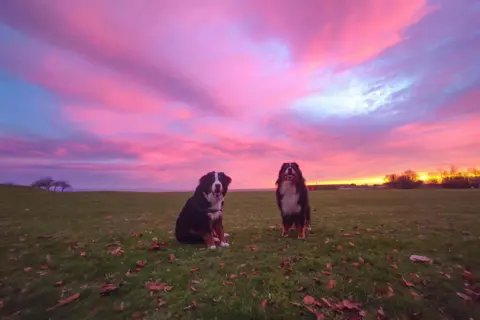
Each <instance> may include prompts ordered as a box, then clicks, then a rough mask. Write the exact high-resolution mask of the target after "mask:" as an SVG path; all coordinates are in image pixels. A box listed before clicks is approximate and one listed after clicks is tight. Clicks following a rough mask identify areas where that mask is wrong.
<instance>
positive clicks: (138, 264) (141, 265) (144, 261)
mask: <svg viewBox="0 0 480 320" xmlns="http://www.w3.org/2000/svg"><path fill="white" fill-rule="evenodd" d="M146 264H147V260H137V262H136V265H137V267H139V268H143V267H145V265H146Z"/></svg>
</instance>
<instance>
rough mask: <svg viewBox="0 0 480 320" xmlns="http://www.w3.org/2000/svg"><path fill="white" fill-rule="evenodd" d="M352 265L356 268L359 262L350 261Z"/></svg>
mask: <svg viewBox="0 0 480 320" xmlns="http://www.w3.org/2000/svg"><path fill="white" fill-rule="evenodd" d="M352 266H354V267H355V268H358V267H360V262H354V263H352Z"/></svg>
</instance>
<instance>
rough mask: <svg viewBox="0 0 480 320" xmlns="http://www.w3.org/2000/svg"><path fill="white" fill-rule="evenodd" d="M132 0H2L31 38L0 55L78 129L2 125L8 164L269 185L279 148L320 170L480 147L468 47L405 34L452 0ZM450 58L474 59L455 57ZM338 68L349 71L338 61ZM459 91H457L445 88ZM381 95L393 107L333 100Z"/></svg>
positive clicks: (284, 157)
mask: <svg viewBox="0 0 480 320" xmlns="http://www.w3.org/2000/svg"><path fill="white" fill-rule="evenodd" d="M122 1H123V0H122ZM121 4H122V5H119V4H118V3H117V2H114V1H109V0H98V1H93V0H87V1H75V0H72V1H64V2H50V1H46V0H45V1H43V0H38V1H35V2H28V3H27V1H26V0H18V1H10V2H8V3H6V4H5V5H4V6H3V7H2V9H0V23H4V24H6V25H8V26H9V27H12V28H14V29H16V30H18V31H19V33H18V34H17V35H16V36H18V37H19V38H18V39H20V40H18V41H9V42H7V43H6V44H5V45H2V51H1V52H0V68H2V69H5V70H7V71H8V72H9V73H12V74H15V75H16V76H18V77H19V78H21V79H23V80H25V81H27V82H29V83H35V84H37V85H39V86H40V87H42V88H45V89H46V90H48V93H50V94H52V95H53V96H54V97H55V98H56V99H57V100H58V101H57V102H58V108H59V112H58V115H56V116H58V117H61V118H62V119H65V122H66V123H67V124H68V125H71V126H72V128H73V129H74V130H77V131H79V132H81V133H82V134H80V135H77V136H75V135H71V134H64V133H63V132H59V133H58V137H57V138H56V139H55V138H48V139H47V138H43V137H36V138H35V139H27V138H25V137H22V136H21V135H20V137H15V138H11V137H8V139H7V138H2V137H1V136H0V154H2V155H3V156H5V158H4V159H2V160H1V161H0V165H4V166H7V165H10V166H12V167H15V166H16V165H18V166H20V167H22V168H25V167H26V166H27V164H26V163H27V162H28V165H33V164H34V163H35V161H37V169H38V170H53V171H55V166H57V168H58V172H59V173H61V174H66V173H67V172H78V175H81V174H83V173H85V172H87V171H88V172H93V173H95V174H100V173H105V174H107V173H108V174H110V175H112V176H113V175H122V177H123V178H128V179H131V181H136V182H137V183H139V184H142V185H145V183H147V184H151V185H169V186H174V187H175V188H177V187H179V188H180V187H182V186H183V187H185V186H189V187H191V186H193V185H194V184H195V183H196V180H197V179H198V176H199V175H201V174H202V173H203V172H204V171H208V170H224V171H226V172H228V174H229V175H231V176H232V177H233V178H234V186H235V187H237V188H248V187H252V186H254V187H271V186H272V185H273V181H274V180H275V175H276V173H277V170H278V166H280V164H281V163H282V162H283V161H297V162H299V163H300V164H301V166H302V168H303V170H304V172H305V175H306V176H307V178H308V179H311V180H317V179H324V180H334V179H348V178H352V177H356V178H362V177H368V176H374V175H375V176H376V175H383V174H385V173H387V172H389V171H396V170H404V169H406V168H408V167H413V168H415V169H417V168H418V169H419V170H423V169H424V168H425V167H434V168H436V167H438V166H439V165H441V164H440V163H439V162H450V161H451V162H454V163H455V164H458V165H462V164H464V163H465V164H467V163H469V162H470V163H471V164H473V165H474V164H475V162H476V161H477V162H478V159H480V154H479V153H478V152H477V151H476V150H478V149H479V148H478V143H477V142H476V141H479V140H478V129H476V128H477V127H479V126H478V125H479V124H480V123H479V118H478V114H477V112H476V111H475V110H476V109H475V107H476V101H478V90H476V89H475V88H476V87H475V83H473V82H472V81H470V79H471V78H472V77H471V76H469V77H467V76H464V77H462V79H464V81H457V78H458V77H457V76H456V75H458V72H461V74H462V76H463V75H465V74H467V75H468V71H471V72H472V74H474V75H475V74H476V73H475V72H476V69H475V68H472V66H471V61H473V60H472V57H473V54H472V53H471V51H469V50H467V48H469V47H468V46H467V45H465V46H458V48H460V49H461V53H457V52H456V51H454V50H453V49H452V48H455V46H453V47H451V46H443V47H442V48H441V49H442V50H441V51H440V50H439V51H435V52H434V53H432V51H428V50H431V49H430V48H428V50H427V49H425V48H423V47H422V50H424V49H425V52H426V53H423V51H422V52H421V54H420V52H419V51H415V46H413V47H412V46H411V45H408V44H409V43H410V41H411V43H414V44H419V42H416V40H417V39H416V38H414V39H413V40H412V39H407V40H405V39H406V38H407V35H409V34H415V32H412V29H415V28H416V29H415V30H417V29H418V28H419V26H418V25H420V29H422V28H426V27H425V26H424V25H423V24H422V23H424V21H425V19H434V18H435V17H436V15H437V14H438V13H439V12H440V13H441V14H440V15H441V18H442V19H440V21H443V19H444V18H445V12H444V11H441V10H442V5H439V6H438V7H436V8H431V7H429V6H428V3H427V0H404V1H402V0H392V1H388V2H385V1H381V0H367V1H362V2H361V3H359V2H355V1H348V0H336V1H334V0H328V1H315V0H305V1H304V2H302V5H301V6H300V5H297V4H295V3H294V2H293V1H287V0H277V1H275V0H265V1H260V2H253V1H251V0H245V1H239V0H225V1H213V0H212V1H210V0H207V1H204V2H202V7H198V6H194V2H193V0H185V1H181V2H173V1H157V2H129V1H125V2H121ZM392 12H393V13H394V14H392ZM436 22H437V23H439V22H438V21H436ZM472 25H475V24H468V26H472ZM59 26H61V27H59ZM434 26H435V27H436V28H435V32H439V31H438V25H436V24H434ZM0 27H1V25H0ZM426 29H428V28H426ZM459 30H460V28H459ZM1 31H2V30H0V32H1ZM461 31H462V32H463V31H465V30H464V29H461ZM425 34H426V33H421V38H422V42H420V43H426V44H425V47H428V46H432V47H435V46H433V44H435V45H436V44H437V43H438V42H440V40H441V39H440V40H439V39H435V41H434V42H428V41H426V38H425ZM414 40H415V41H414ZM432 43H433V44H432ZM395 48H396V49H397V50H398V51H395V50H394V49H395ZM432 50H433V49H432ZM405 51H406V52H408V53H411V55H406V54H405ZM472 51H474V50H472ZM32 52H34V53H35V54H32ZM392 52H393V53H392ZM382 55H385V57H384V56H382ZM438 56H442V57H446V58H449V59H450V58H452V57H462V59H461V60H462V63H461V64H460V63H459V65H458V66H457V65H455V66H454V67H452V68H450V69H446V68H445V67H444V66H443V65H442V64H441V63H440V62H439V61H438V59H436V58H435V57H438ZM377 57H382V58H381V59H379V60H375V59H376V58H377ZM412 57H413V58H412ZM339 67H342V69H341V70H343V71H344V72H343V73H338V72H335V70H339ZM457 67H458V68H457ZM332 70H333V71H332ZM420 71H421V72H420ZM402 72H403V73H406V74H405V75H404V74H402ZM465 79H467V80H468V81H467V80H465ZM449 86H450V87H451V88H453V89H451V90H450V91H448V90H444V89H446V88H448V87H449ZM469 86H471V87H474V89H472V90H469V91H468V93H466V91H465V90H466V89H465V88H468V87H469ZM442 90H443V91H442ZM452 91H454V92H455V93H454V94H451V93H449V94H448V99H447V94H443V93H442V92H452ZM370 93H371V94H370ZM313 94H315V95H317V96H319V97H320V98H322V99H323V100H322V99H318V100H317V101H314V102H312V103H311V104H310V105H308V107H309V109H308V110H310V111H308V112H307V111H305V109H306V108H305V106H303V105H301V103H298V101H299V100H301V99H302V98H305V97H306V96H310V95H313ZM411 97H414V98H415V99H413V98H411ZM452 97H455V99H454V98H452ZM427 98H428V102H429V103H430V102H431V101H434V104H432V105H433V107H432V106H431V105H430V104H429V105H428V106H427V107H430V108H431V109H434V107H437V106H439V105H440V108H439V109H437V110H435V111H431V110H427V109H428V108H427V107H423V105H424V104H426V103H425V101H427ZM325 101H326V102H325ZM359 101H360V102H359ZM379 101H380V102H381V103H380V102H379ZM372 103H378V104H379V105H381V106H380V107H381V108H380V107H379V108H380V109H379V110H378V111H377V110H375V111H372V112H358V113H355V115H352V114H351V113H338V112H337V116H336V117H334V116H331V113H324V114H322V112H321V111H322V109H328V108H330V109H332V108H337V107H338V108H342V107H345V109H346V110H347V109H349V107H351V109H355V107H358V106H360V107H365V105H369V104H372ZM297 105H299V107H298V109H295V108H294V106H295V107H296V106H297ZM420 106H422V108H420ZM417 107H418V111H416V110H417V109H415V108H417ZM302 108H303V109H302ZM330 111H331V110H330ZM361 111H365V110H361ZM414 111H415V112H414ZM389 112H391V113H389ZM420 113H421V114H422V116H419V114H420ZM325 114H328V116H326V115H325ZM359 114H360V116H359ZM464 114H471V115H472V118H471V119H466V118H464V117H462V116H463V115H464ZM424 115H426V116H424ZM450 115H456V116H458V117H455V118H454V117H450V118H447V117H446V116H450ZM428 116H430V117H438V118H435V119H433V120H432V119H428ZM0 120H1V119H0ZM73 129H72V130H73ZM1 139H3V140H1ZM412 153H413V154H415V156H414V157H412ZM439 159H440V160H439ZM20 160H21V161H20ZM22 161H24V162H22ZM19 162H20V164H19ZM20 167H18V168H17V167H15V168H17V169H18V170H21V168H20ZM383 171H387V172H383ZM39 172H40V171H39ZM55 172H56V171H55ZM72 176H73V175H72ZM112 179H113V178H112Z"/></svg>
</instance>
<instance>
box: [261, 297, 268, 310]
mask: <svg viewBox="0 0 480 320" xmlns="http://www.w3.org/2000/svg"><path fill="white" fill-rule="evenodd" d="M266 307H267V299H263V300H262V301H261V302H260V308H262V310H263V311H265V309H266Z"/></svg>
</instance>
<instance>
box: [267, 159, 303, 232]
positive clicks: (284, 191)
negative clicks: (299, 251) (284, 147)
mask: <svg viewBox="0 0 480 320" xmlns="http://www.w3.org/2000/svg"><path fill="white" fill-rule="evenodd" d="M275 184H276V186H277V190H276V197H277V206H278V208H279V209H280V215H281V216H282V224H283V230H282V236H283V237H287V236H288V232H289V230H290V228H292V227H293V226H295V228H296V229H297V233H298V238H299V239H305V228H307V229H308V230H311V227H310V203H309V200H308V189H307V186H306V184H305V178H304V177H303V174H302V171H301V170H300V166H299V165H298V164H297V163H296V162H285V163H284V164H282V166H281V168H280V171H279V172H278V179H277V181H276V182H275Z"/></svg>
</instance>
